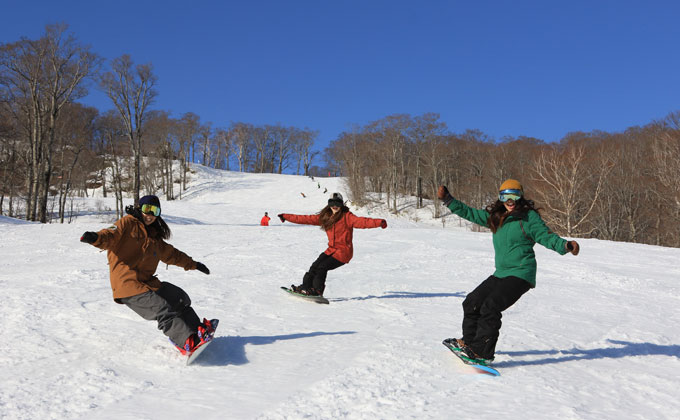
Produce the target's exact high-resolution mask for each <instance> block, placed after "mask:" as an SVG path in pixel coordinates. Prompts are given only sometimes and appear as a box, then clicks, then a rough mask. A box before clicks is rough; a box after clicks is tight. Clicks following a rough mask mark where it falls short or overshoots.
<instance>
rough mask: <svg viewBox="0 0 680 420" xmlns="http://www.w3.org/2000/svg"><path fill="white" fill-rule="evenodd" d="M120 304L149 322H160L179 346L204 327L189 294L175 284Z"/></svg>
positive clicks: (164, 284) (159, 327)
mask: <svg viewBox="0 0 680 420" xmlns="http://www.w3.org/2000/svg"><path fill="white" fill-rule="evenodd" d="M120 302H121V303H124V304H125V305H126V306H127V307H128V308H130V309H132V310H133V311H135V312H136V313H137V314H138V315H139V316H141V317H142V318H144V319H146V320H147V321H154V320H155V321H156V322H158V329H159V330H161V331H163V334H165V335H166V336H168V337H169V338H170V340H172V341H173V342H174V343H175V344H176V345H178V346H182V345H183V344H184V342H185V341H187V338H189V336H191V335H192V334H195V333H196V331H197V329H198V326H199V325H200V324H201V320H200V319H199V318H198V315H196V312H195V311H194V310H193V308H192V307H191V299H189V295H187V293H186V292H185V291H184V290H182V289H181V288H180V287H177V286H175V285H174V284H172V283H168V282H163V283H162V286H161V288H160V289H158V291H155V292H152V291H149V292H146V293H142V294H140V295H136V296H130V297H127V298H123V299H120Z"/></svg>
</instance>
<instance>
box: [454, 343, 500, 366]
mask: <svg viewBox="0 0 680 420" xmlns="http://www.w3.org/2000/svg"><path fill="white" fill-rule="evenodd" d="M459 354H460V357H461V358H463V359H464V360H467V361H468V362H470V363H476V364H478V365H482V366H489V365H491V362H493V357H492V358H490V359H485V358H483V357H480V356H479V355H478V354H477V353H475V352H474V351H473V350H472V349H471V348H470V346H466V345H463V347H461V348H460V352H459Z"/></svg>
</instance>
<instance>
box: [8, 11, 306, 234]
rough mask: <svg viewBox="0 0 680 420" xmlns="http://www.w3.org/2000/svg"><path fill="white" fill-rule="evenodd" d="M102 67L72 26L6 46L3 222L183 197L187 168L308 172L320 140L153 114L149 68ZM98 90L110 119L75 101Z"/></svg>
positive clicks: (268, 128)
mask: <svg viewBox="0 0 680 420" xmlns="http://www.w3.org/2000/svg"><path fill="white" fill-rule="evenodd" d="M104 64H105V62H104V59H103V58H102V57H100V56H99V55H97V54H96V53H94V52H93V51H92V50H91V47H89V46H86V45H84V44H82V43H80V42H79V41H78V40H77V39H76V37H75V36H74V35H73V34H72V33H69V32H68V31H67V25H65V24H57V25H47V26H46V28H45V33H44V34H43V35H42V36H41V37H40V38H39V39H35V40H32V39H25V38H22V39H21V40H19V41H16V42H12V43H6V44H0V214H6V215H9V216H11V217H16V216H21V217H25V218H26V219H27V220H33V221H35V220H37V221H40V222H43V223H46V222H48V221H51V220H53V219H54V218H55V217H57V218H58V219H59V220H60V221H61V222H62V223H63V221H64V214H65V210H66V207H67V200H68V197H72V196H73V195H78V196H83V195H85V194H87V189H88V188H92V187H98V186H102V187H103V188H104V194H105V195H106V194H109V193H111V194H113V195H115V197H116V198H117V200H116V207H117V209H116V210H117V213H118V215H121V214H122V212H123V193H124V192H126V193H130V194H132V195H133V197H134V200H135V202H137V201H138V200H139V197H140V191H145V192H155V191H158V190H159V189H162V191H163V192H164V194H165V196H166V197H165V198H166V199H168V200H172V199H174V198H175V197H178V196H179V197H181V194H182V191H183V190H184V189H185V188H186V182H187V173H188V163H190V162H200V163H202V164H204V165H207V166H211V167H215V168H222V169H233V170H239V171H249V172H276V173H282V172H283V171H284V170H288V171H296V173H297V174H305V175H308V174H309V173H310V170H311V169H312V166H311V164H312V160H313V158H314V157H315V154H316V153H315V152H313V151H312V146H313V144H314V141H315V140H316V138H317V137H318V132H317V131H314V130H310V129H308V128H304V129H302V128H297V127H285V126H282V125H281V124H275V125H253V124H247V123H243V122H232V123H230V124H229V125H228V126H227V127H223V128H221V127H217V128H215V127H213V126H212V123H210V122H202V121H201V119H200V116H198V115H196V114H194V113H191V112H187V113H185V114H184V115H182V116H181V117H179V118H173V117H172V116H171V114H170V113H169V112H165V111H159V110H152V105H153V102H154V99H155V98H156V96H157V95H158V91H157V89H156V82H157V76H156V75H155V74H154V72H153V66H152V65H151V64H137V65H135V64H134V62H133V61H132V59H131V57H130V56H128V55H123V56H121V57H118V58H115V59H113V60H111V61H110V63H109V65H108V67H105V65H104ZM92 87H96V88H98V89H100V90H102V91H103V92H105V94H106V95H107V97H108V98H109V100H110V101H111V108H112V109H111V110H110V111H106V112H104V113H101V112H100V111H99V110H98V109H96V108H92V107H87V106H83V105H82V104H79V103H78V102H77V101H78V100H79V99H81V98H83V97H85V96H86V95H87V94H88V90H89V89H90V88H92ZM177 161H178V162H179V163H180V164H179V166H180V167H179V168H174V165H173V162H177ZM175 184H179V186H178V187H177V186H175Z"/></svg>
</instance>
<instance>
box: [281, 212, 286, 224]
mask: <svg viewBox="0 0 680 420" xmlns="http://www.w3.org/2000/svg"><path fill="white" fill-rule="evenodd" d="M279 219H281V223H283V222H285V221H286V218H285V217H283V213H279Z"/></svg>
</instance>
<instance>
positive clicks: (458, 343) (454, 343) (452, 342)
mask: <svg viewBox="0 0 680 420" xmlns="http://www.w3.org/2000/svg"><path fill="white" fill-rule="evenodd" d="M443 343H444V345H445V346H446V347H448V348H450V349H460V348H462V347H464V346H465V341H463V339H462V338H447V339H446V340H444V341H443Z"/></svg>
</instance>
